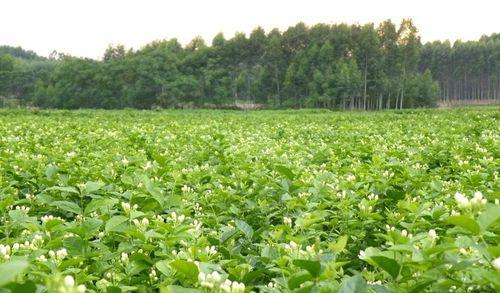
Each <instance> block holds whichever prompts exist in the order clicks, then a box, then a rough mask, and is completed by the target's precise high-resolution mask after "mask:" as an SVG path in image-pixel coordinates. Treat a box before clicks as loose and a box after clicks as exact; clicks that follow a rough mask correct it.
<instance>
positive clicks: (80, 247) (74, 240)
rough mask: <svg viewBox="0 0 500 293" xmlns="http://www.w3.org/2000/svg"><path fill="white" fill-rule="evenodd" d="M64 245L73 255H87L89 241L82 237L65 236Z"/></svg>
mask: <svg viewBox="0 0 500 293" xmlns="http://www.w3.org/2000/svg"><path fill="white" fill-rule="evenodd" d="M63 246H64V248H66V249H67V250H68V252H69V253H70V254H71V255H85V252H86V249H87V247H88V246H87V243H86V242H85V241H84V240H83V239H82V238H80V237H68V238H64V240H63Z"/></svg>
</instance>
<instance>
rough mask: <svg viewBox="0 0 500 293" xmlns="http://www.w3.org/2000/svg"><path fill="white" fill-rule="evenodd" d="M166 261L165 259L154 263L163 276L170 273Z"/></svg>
mask: <svg viewBox="0 0 500 293" xmlns="http://www.w3.org/2000/svg"><path fill="white" fill-rule="evenodd" d="M168 263H169V262H168V261H166V260H160V261H159V262H157V263H156V264H155V267H156V268H157V269H158V270H159V271H160V272H161V273H162V274H164V275H165V276H168V274H169V273H170V267H169V266H168Z"/></svg>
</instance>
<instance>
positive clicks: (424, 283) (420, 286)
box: [408, 280, 436, 293]
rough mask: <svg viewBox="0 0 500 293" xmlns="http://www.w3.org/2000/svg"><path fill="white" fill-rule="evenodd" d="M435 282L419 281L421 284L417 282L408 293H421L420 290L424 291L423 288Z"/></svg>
mask: <svg viewBox="0 0 500 293" xmlns="http://www.w3.org/2000/svg"><path fill="white" fill-rule="evenodd" d="M434 282H436V281H435V280H430V281H421V282H418V283H417V284H415V286H413V287H412V288H411V289H410V291H409V292H408V293H417V292H421V291H422V290H424V289H425V288H427V287H428V286H429V285H430V284H432V283H434Z"/></svg>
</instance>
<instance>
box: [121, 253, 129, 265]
mask: <svg viewBox="0 0 500 293" xmlns="http://www.w3.org/2000/svg"><path fill="white" fill-rule="evenodd" d="M120 260H121V261H122V263H124V264H126V263H128V254H127V253H126V252H122V254H121V257H120Z"/></svg>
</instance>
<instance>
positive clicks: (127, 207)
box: [122, 202, 130, 214]
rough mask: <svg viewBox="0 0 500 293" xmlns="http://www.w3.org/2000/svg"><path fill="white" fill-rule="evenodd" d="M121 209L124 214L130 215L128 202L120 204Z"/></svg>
mask: <svg viewBox="0 0 500 293" xmlns="http://www.w3.org/2000/svg"><path fill="white" fill-rule="evenodd" d="M122 209H123V211H124V212H125V213H126V214H128V213H130V204H129V203H128V202H122Z"/></svg>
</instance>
